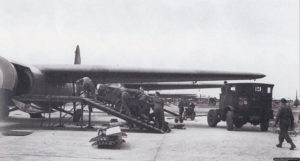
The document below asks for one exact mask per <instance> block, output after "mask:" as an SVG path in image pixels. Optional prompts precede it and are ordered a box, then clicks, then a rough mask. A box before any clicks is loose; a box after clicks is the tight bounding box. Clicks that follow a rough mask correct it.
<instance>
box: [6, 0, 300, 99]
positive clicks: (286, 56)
mask: <svg viewBox="0 0 300 161" xmlns="http://www.w3.org/2000/svg"><path fill="white" fill-rule="evenodd" d="M77 44H79V45H80V49H81V57H82V64H96V65H103V66H107V67H134V68H150V69H152V68H153V69H184V70H189V69H190V70H194V69H198V70H220V71H237V72H258V73H263V74H265V75H266V77H265V78H263V79H259V80H256V82H262V83H271V84H275V87H274V95H273V97H274V98H281V97H285V98H290V99H294V98H295V93H296V90H298V91H299V1H298V0H243V1H241V0H186V1H180V0H160V1H158V0H153V1H146V0H126V1H123V0H109V1H107V0H88V1H86V0H43V1H40V0H23V1H17V0H6V1H4V0H0V55H1V56H3V57H5V58H9V59H13V60H16V61H19V62H22V63H25V64H72V63H73V62H74V51H75V47H76V45H77ZM229 82H234V81H229ZM213 83H214V82H213ZM173 92H174V91H173ZM176 92H178V93H187V92H188V93H195V92H196V93H198V92H199V90H184V91H176ZM219 92H220V91H219V90H201V91H200V93H201V94H205V95H209V96H218V93H219Z"/></svg>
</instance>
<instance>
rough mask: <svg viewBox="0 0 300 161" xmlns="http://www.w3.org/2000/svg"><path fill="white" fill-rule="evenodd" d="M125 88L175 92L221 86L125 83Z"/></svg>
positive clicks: (219, 86) (219, 85) (218, 86)
mask: <svg viewBox="0 0 300 161" xmlns="http://www.w3.org/2000/svg"><path fill="white" fill-rule="evenodd" d="M123 86H124V87H125V88H133V89H139V88H140V87H142V88H143V89H144V90H146V91H151V90H173V89H174V90H177V89H201V88H221V87H222V86H223V84H179V83H177V84H172V83H141V84H138V83H127V84H123Z"/></svg>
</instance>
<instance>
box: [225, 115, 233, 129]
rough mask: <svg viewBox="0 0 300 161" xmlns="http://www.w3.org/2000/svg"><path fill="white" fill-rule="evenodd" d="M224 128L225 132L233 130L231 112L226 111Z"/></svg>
mask: <svg viewBox="0 0 300 161" xmlns="http://www.w3.org/2000/svg"><path fill="white" fill-rule="evenodd" d="M226 128H227V130H229V131H231V130H233V112H232V111H227V113H226Z"/></svg>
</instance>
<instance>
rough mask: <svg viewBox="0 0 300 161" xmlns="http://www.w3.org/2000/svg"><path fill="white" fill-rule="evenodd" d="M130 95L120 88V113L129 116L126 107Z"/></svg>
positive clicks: (127, 107) (129, 113)
mask: <svg viewBox="0 0 300 161" xmlns="http://www.w3.org/2000/svg"><path fill="white" fill-rule="evenodd" d="M129 98H130V95H129V93H128V92H127V91H126V89H125V88H121V107H120V112H121V113H123V114H125V115H128V116H131V112H130V109H129V106H128V103H129V102H128V101H129Z"/></svg>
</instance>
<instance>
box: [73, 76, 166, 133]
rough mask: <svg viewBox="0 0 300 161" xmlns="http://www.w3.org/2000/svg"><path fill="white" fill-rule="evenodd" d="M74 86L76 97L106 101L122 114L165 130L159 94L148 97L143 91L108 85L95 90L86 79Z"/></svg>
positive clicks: (91, 82)
mask: <svg viewBox="0 0 300 161" xmlns="http://www.w3.org/2000/svg"><path fill="white" fill-rule="evenodd" d="M76 86H77V93H78V94H77V95H80V94H82V95H83V96H84V97H90V98H95V99H98V100H102V101H106V102H108V103H110V104H111V105H112V107H113V108H114V109H115V110H117V111H119V112H120V113H122V114H125V115H127V116H130V117H134V118H136V119H141V120H146V121H148V122H151V121H152V122H153V123H154V125H155V126H156V127H157V128H159V129H164V128H166V127H165V126H166V122H165V117H164V100H163V99H161V98H160V93H159V92H156V93H155V96H153V97H152V96H151V97H150V96H149V95H147V94H145V92H144V90H143V89H139V90H136V89H127V88H124V87H117V88H114V87H109V86H108V85H100V86H99V87H98V88H97V90H96V87H95V85H94V83H93V81H92V80H91V79H90V78H88V77H84V78H81V79H79V80H78V81H77V82H76ZM151 109H152V111H153V112H152V113H151Z"/></svg>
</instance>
